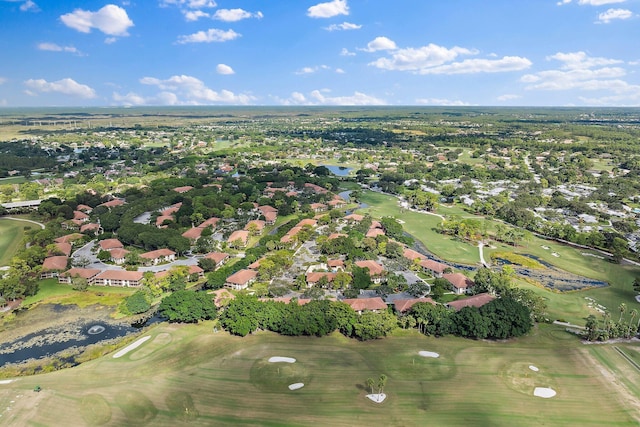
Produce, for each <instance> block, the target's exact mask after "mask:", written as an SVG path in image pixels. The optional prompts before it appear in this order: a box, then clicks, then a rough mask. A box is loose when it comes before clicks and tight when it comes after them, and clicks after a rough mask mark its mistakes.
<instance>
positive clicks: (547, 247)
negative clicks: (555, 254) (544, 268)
mask: <svg viewBox="0 0 640 427" xmlns="http://www.w3.org/2000/svg"><path fill="white" fill-rule="evenodd" d="M540 247H541V248H542V249H544V250H545V251H548V250H549V249H551V248H550V247H549V246H540Z"/></svg>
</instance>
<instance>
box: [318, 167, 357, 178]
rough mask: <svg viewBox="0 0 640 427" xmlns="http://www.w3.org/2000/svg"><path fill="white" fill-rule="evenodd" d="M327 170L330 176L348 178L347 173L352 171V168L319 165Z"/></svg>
mask: <svg viewBox="0 0 640 427" xmlns="http://www.w3.org/2000/svg"><path fill="white" fill-rule="evenodd" d="M320 166H324V167H325V168H327V169H329V170H330V171H331V173H332V174H334V175H336V176H348V175H349V173H350V172H351V171H352V170H353V168H348V167H345V166H333V165H320Z"/></svg>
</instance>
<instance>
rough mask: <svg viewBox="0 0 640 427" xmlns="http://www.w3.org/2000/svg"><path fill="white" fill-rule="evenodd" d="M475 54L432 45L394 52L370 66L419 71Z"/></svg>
mask: <svg viewBox="0 0 640 427" xmlns="http://www.w3.org/2000/svg"><path fill="white" fill-rule="evenodd" d="M378 39H380V37H378V38H377V39H376V40H378ZM374 41H375V40H374ZM372 43H373V42H371V43H369V49H371V45H372ZM394 46H395V43H394ZM378 50H379V49H378ZM474 53H475V52H474V51H472V50H469V49H465V48H461V47H457V46H455V47H453V48H451V49H449V48H446V47H443V46H438V45H436V44H433V43H430V44H429V45H427V46H423V47H419V48H412V47H409V48H405V49H398V50H396V51H395V52H393V54H392V55H391V57H388V58H379V59H377V60H376V61H374V62H372V63H370V64H369V65H373V66H374V67H377V68H382V69H384V70H395V71H419V70H423V69H426V68H429V67H435V66H438V65H443V64H445V63H447V62H450V61H453V60H454V59H456V58H457V57H458V55H471V54H474Z"/></svg>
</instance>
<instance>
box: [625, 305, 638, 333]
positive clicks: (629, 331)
mask: <svg viewBox="0 0 640 427" xmlns="http://www.w3.org/2000/svg"><path fill="white" fill-rule="evenodd" d="M637 315H638V310H636V309H635V308H634V309H633V310H631V320H629V329H628V331H627V336H628V337H629V338H631V324H632V323H633V319H634V318H635V317H636V316H637ZM636 332H638V331H637V330H636ZM633 335H635V334H633Z"/></svg>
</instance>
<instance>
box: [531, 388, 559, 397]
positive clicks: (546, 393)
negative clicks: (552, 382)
mask: <svg viewBox="0 0 640 427" xmlns="http://www.w3.org/2000/svg"><path fill="white" fill-rule="evenodd" d="M533 395H534V396H536V397H543V398H545V399H548V398H550V397H553V396H555V395H556V391H555V390H554V389H552V388H548V387H536V389H535V390H533Z"/></svg>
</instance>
